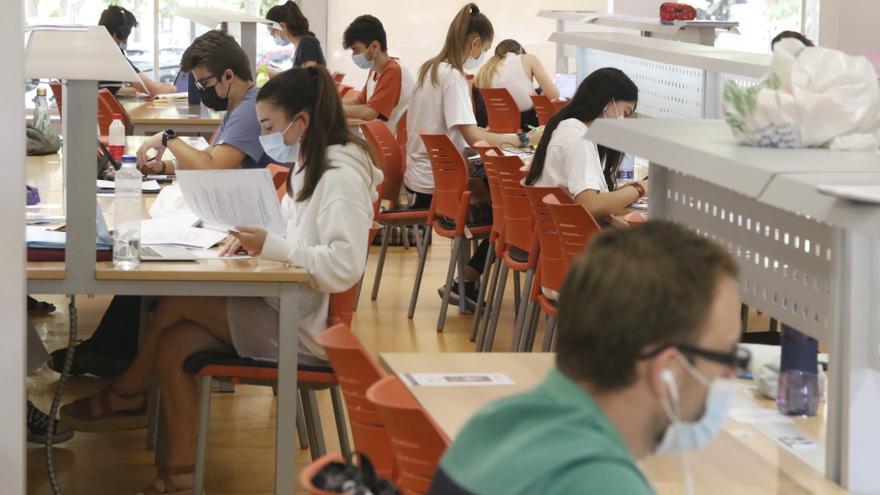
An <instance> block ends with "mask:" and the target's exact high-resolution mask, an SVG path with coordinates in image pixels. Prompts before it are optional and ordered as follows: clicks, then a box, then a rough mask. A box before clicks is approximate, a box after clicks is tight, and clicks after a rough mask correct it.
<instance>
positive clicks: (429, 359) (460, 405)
mask: <svg viewBox="0 0 880 495" xmlns="http://www.w3.org/2000/svg"><path fill="white" fill-rule="evenodd" d="M380 361H381V364H382V366H383V367H384V368H385V369H386V370H387V371H389V372H390V373H442V372H447V373H450V372H459V373H489V372H501V373H505V374H507V375H508V376H509V377H510V378H511V379H512V380H513V381H514V385H497V386H486V387H481V386H476V387H475V386H471V387H467V386H465V387H410V391H411V392H412V393H413V395H414V396H415V397H416V399H417V400H418V401H419V403H420V404H421V405H422V406H423V407H424V408H425V410H427V411H428V414H430V415H431V417H432V418H433V419H434V420H435V421H436V422H437V424H438V425H439V426H440V428H442V429H443V431H444V432H445V433H446V434H447V435H448V436H449V437H450V438H455V435H456V434H457V433H458V432H459V430H460V429H461V427H462V426H463V425H464V423H465V422H466V421H467V420H468V418H470V417H471V416H472V415H473V414H474V413H475V412H476V411H477V410H479V409H480V408H482V407H483V406H485V405H486V404H488V403H489V402H492V401H494V400H497V399H500V398H502V397H506V396H508V395H512V394H515V393H519V392H522V391H525V390H529V389H531V388H533V387H534V386H536V385H537V384H538V383H539V382H540V381H541V380H543V379H544V377H545V376H546V374H547V372H549V371H550V369H551V368H552V367H553V363H554V356H553V354H550V353H518V354H514V353H442V354H426V353H383V354H381V355H380ZM747 383H748V382H743V387H741V390H740V393H748V392H747V391H746V390H745V387H746V385H745V384H747ZM750 398H752V399H753V400H756V401H758V402H761V403H762V405H765V404H766V405H767V406H768V407H775V404H774V403H773V402H772V401H767V400H764V399H756V398H755V397H750ZM795 423H796V424H797V426H798V427H799V428H800V429H801V430H802V431H803V432H804V433H807V434H808V435H810V436H812V437H813V438H815V439H817V440H819V441H824V430H825V418H824V415H819V416H816V417H814V418H806V419H795ZM687 457H688V462H689V465H690V469H691V472H692V473H693V477H694V484H695V492H696V493H700V494H709V493H711V494H731V495H733V494H738V495H739V494H744V493H780V494H804V493H809V494H845V493H847V492H846V491H845V490H844V489H842V488H841V487H839V486H838V485H836V484H834V483H833V482H831V481H830V480H828V479H826V478H825V477H824V475H823V473H820V472H818V471H816V470H815V469H813V468H812V467H810V466H809V465H807V464H805V463H804V462H803V461H801V460H800V459H798V458H797V457H795V456H794V455H792V454H790V453H789V452H787V451H785V450H784V449H783V448H782V447H780V446H778V445H777V444H776V443H774V442H773V441H772V440H770V439H769V438H767V437H766V436H764V435H763V434H762V433H760V432H759V431H757V430H755V429H754V428H752V427H751V426H749V425H746V424H742V423H737V422H736V421H733V420H732V419H731V420H728V422H727V423H726V424H725V426H724V430H723V431H722V432H721V433H720V434H719V435H718V436H717V437H716V438H715V440H713V441H712V442H711V443H710V444H709V445H708V446H707V447H705V448H703V449H701V450H700V451H698V452H695V453H692V454H688V456H687ZM639 466H640V468H641V469H642V471H643V472H644V473H645V474H646V475H647V476H648V479H649V480H650V481H651V483H652V484H653V486H654V488H655V489H656V490H657V493H658V494H670V495H671V494H676V495H678V494H681V493H684V490H683V474H682V468H681V461H680V458H679V457H678V456H669V455H662V456H660V455H658V456H650V457H648V458H645V459H642V460H641V461H640V462H639Z"/></svg>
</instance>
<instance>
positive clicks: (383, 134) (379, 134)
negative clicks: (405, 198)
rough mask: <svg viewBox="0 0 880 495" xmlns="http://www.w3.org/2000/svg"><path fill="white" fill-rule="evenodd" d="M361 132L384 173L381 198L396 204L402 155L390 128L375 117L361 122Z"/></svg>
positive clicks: (401, 179) (401, 180)
mask: <svg viewBox="0 0 880 495" xmlns="http://www.w3.org/2000/svg"><path fill="white" fill-rule="evenodd" d="M360 127H361V132H362V133H363V134H364V138H365V139H366V140H367V144H369V145H370V148H372V149H373V153H375V154H376V157H378V159H379V165H380V166H381V167H382V175H384V179H383V183H382V194H381V196H380V198H381V199H384V200H388V201H391V203H392V205H396V204H397V202H398V200H399V199H400V186H401V184H403V167H402V162H403V155H402V152H401V149H400V146H398V144H397V140H395V139H394V135H392V134H391V130H390V129H388V126H387V125H385V123H384V122H382V121H381V120H378V119H375V120H371V121H369V122H365V123H363V124H361V126H360Z"/></svg>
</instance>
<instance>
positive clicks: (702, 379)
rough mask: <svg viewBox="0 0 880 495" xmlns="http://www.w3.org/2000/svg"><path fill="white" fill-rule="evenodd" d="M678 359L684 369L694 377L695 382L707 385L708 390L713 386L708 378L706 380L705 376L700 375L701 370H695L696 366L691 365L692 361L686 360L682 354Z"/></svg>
mask: <svg viewBox="0 0 880 495" xmlns="http://www.w3.org/2000/svg"><path fill="white" fill-rule="evenodd" d="M676 357H677V358H678V362H679V363H681V365H682V366H684V369H686V370H687V371H688V373H690V374H691V376H692V377H694V379H695V380H697V381H698V382H700V383H702V384H703V385H705V386H706V387H707V388H708V387H709V386H711V385H712V382H711V381H710V380H709V379H708V378H706V377H705V376H703V374H702V373H700V372H699V370H697V369H696V368H694V365H693V364H691V362H690V361H688V360H687V359H685V358H684V357H683V356H682V355H681V353H679V354H678V355H677V356H676Z"/></svg>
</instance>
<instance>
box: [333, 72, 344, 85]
mask: <svg viewBox="0 0 880 495" xmlns="http://www.w3.org/2000/svg"><path fill="white" fill-rule="evenodd" d="M343 79H345V72H333V82H335V83H341V82H342V80H343Z"/></svg>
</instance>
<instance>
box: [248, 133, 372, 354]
mask: <svg viewBox="0 0 880 495" xmlns="http://www.w3.org/2000/svg"><path fill="white" fill-rule="evenodd" d="M327 161H328V162H329V164H330V169H329V170H327V171H326V172H325V173H324V175H323V176H322V177H321V179H320V181H318V186H317V187H316V188H315V192H314V193H313V194H312V196H311V197H310V198H309V199H307V200H305V201H302V202H297V201H295V200H294V199H293V198H295V197H296V195H297V192H298V191H300V190H301V189H302V185H303V177H304V173H303V172H301V171H300V169H299V167H298V166H294V167H293V169H292V171H291V173H292V174H294V175H293V176H292V177H291V187H292V189H293V198H291V196H290V195H287V196H285V197H284V199H283V201H282V203H281V210H282V213H283V215H284V218H285V221H286V222H287V236H286V237H285V238H282V237H280V236H278V235H274V234H271V233H270V234H269V235H268V236H267V237H266V243H265V244H264V245H263V252H262V253H261V254H260V256H261V257H263V258H266V259H270V260H275V261H283V262H287V263H290V264H291V265H293V266H297V267H302V268H305V269H306V271H308V272H309V274H310V275H311V276H312V281H311V283H310V286H309V287H308V288H304V289H303V291H302V293H301V294H300V298H299V300H300V305H299V316H300V322H299V329H298V334H299V341H300V349H301V350H305V351H308V353H310V354H312V355H314V356H316V357H319V358H321V359H326V358H327V356H326V354H325V353H324V349H323V348H322V347H321V345H319V344H318V343H317V342H316V341H315V337H317V336H318V335H320V334H321V333H322V332H323V331H324V330H326V328H327V312H328V308H329V300H330V299H329V295H330V294H333V293H336V292H344V291H346V290H348V289H350V288H351V287H352V286H353V285H354V284H356V283H357V282H358V281H359V280H360V278H361V275H363V273H364V269H365V268H366V264H367V248H368V246H367V240H368V237H369V231H370V227H371V226H372V224H373V202H375V201H376V199H377V197H378V193H377V192H376V187H377V186H378V185H379V184H380V183H381V182H382V172H381V171H380V170H379V169H378V168H376V167H375V166H373V162H372V160H371V159H370V156H369V155H368V154H366V153H364V152H363V150H362V149H361V148H360V147H359V146H357V145H356V144H354V143H349V144H346V145H333V146H329V147H328V148H327ZM268 301H269V303H270V305H272V306H273V307H275V309H278V300H277V299H269V300H268ZM279 331H280V332H284V331H289V330H288V329H284V328H282V329H279Z"/></svg>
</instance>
